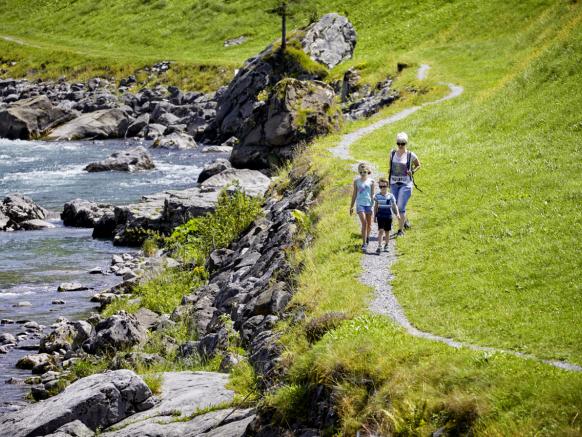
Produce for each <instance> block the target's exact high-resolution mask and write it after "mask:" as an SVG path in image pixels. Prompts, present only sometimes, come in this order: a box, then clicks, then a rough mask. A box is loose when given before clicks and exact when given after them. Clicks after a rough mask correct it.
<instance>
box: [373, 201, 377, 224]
mask: <svg viewBox="0 0 582 437" xmlns="http://www.w3.org/2000/svg"><path fill="white" fill-rule="evenodd" d="M376 220H378V201H377V200H376V199H374V221H376Z"/></svg>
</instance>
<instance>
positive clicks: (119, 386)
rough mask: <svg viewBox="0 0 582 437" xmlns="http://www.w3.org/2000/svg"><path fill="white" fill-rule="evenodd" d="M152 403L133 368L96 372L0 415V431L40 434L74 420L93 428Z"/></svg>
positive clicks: (25, 436) (15, 436) (23, 436)
mask: <svg viewBox="0 0 582 437" xmlns="http://www.w3.org/2000/svg"><path fill="white" fill-rule="evenodd" d="M153 405H154V402H153V399H152V392H151V391H150V389H149V388H148V386H147V385H146V384H145V383H144V382H143V380H142V379H141V378H140V377H139V376H137V375H136V374H135V373H134V372H132V371H130V370H116V371H113V372H106V373H99V374H95V375H91V376H88V377H86V378H83V379H80V380H78V381H76V382H75V383H73V384H71V385H70V386H69V387H67V388H66V389H65V390H64V391H63V392H61V393H59V394H58V395H56V396H54V397H52V398H50V399H46V400H44V401H40V402H37V403H35V404H30V405H27V406H26V407H24V408H22V409H20V410H18V411H15V412H11V413H7V414H4V415H2V416H0V435H1V436H10V437H33V436H44V435H47V434H51V433H54V432H56V431H57V430H58V429H59V428H61V427H62V426H63V425H66V424H68V423H71V422H74V421H76V420H79V421H81V422H82V423H83V424H85V425H86V426H87V427H88V428H90V429H91V430H93V431H95V430H97V429H104V428H107V427H109V426H111V425H114V424H116V423H118V422H120V421H121V420H123V419H125V418H126V417H128V416H130V415H132V414H134V413H136V412H140V411H144V410H147V409H148V408H151V407H152V406H153Z"/></svg>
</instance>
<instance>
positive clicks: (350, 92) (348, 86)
mask: <svg viewBox="0 0 582 437" xmlns="http://www.w3.org/2000/svg"><path fill="white" fill-rule="evenodd" d="M360 80H361V78H360V73H359V72H358V70H356V69H355V68H350V69H349V70H348V71H346V72H345V73H344V78H343V80H342V87H341V100H342V102H347V101H348V100H352V98H353V96H354V94H355V93H357V92H358V90H359V89H360Z"/></svg>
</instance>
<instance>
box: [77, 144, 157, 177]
mask: <svg viewBox="0 0 582 437" xmlns="http://www.w3.org/2000/svg"><path fill="white" fill-rule="evenodd" d="M153 168H156V166H155V165H154V161H153V160H152V157H151V156H150V154H149V153H148V152H147V150H146V149H145V148H144V147H142V146H138V147H133V148H131V149H128V150H124V151H121V152H115V153H113V154H111V156H109V157H108V158H107V159H105V160H103V161H99V162H93V163H91V164H89V165H87V166H86V167H85V168H84V170H85V171H87V172H89V173H94V172H100V171H128V172H131V171H137V170H151V169H153Z"/></svg>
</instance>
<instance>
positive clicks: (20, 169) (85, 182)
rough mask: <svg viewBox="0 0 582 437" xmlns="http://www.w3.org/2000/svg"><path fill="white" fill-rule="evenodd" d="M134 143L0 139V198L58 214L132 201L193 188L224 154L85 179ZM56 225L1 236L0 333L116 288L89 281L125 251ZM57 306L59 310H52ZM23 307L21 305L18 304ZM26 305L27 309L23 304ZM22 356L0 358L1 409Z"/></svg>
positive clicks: (16, 396) (15, 389) (82, 311)
mask: <svg viewBox="0 0 582 437" xmlns="http://www.w3.org/2000/svg"><path fill="white" fill-rule="evenodd" d="M137 144H140V143H138V142H136V141H84V142H27V141H10V140H5V139H0V200H1V199H2V198H4V195H6V194H8V193H14V192H19V193H22V194H25V195H27V196H29V197H31V198H32V199H33V200H34V201H35V202H36V203H37V204H39V205H41V206H43V207H44V208H47V209H49V210H52V211H56V212H61V211H62V209H63V205H64V203H65V202H67V201H70V200H72V199H75V198H82V199H86V200H92V201H96V202H105V203H111V204H115V205H122V204H127V203H133V202H136V201H138V200H139V199H140V197H141V196H142V195H145V194H153V193H156V192H159V191H164V190H166V189H184V188H190V187H192V186H195V185H196V181H197V179H198V175H199V173H200V171H201V170H202V167H203V166H204V164H205V163H207V162H209V161H211V160H213V159H215V158H217V157H225V156H224V155H225V154H204V153H201V151H200V150H199V149H195V150H189V151H168V150H150V153H151V155H152V158H153V160H154V162H155V163H156V169H155V170H150V171H142V172H134V173H125V172H102V173H87V172H84V171H83V167H84V166H85V165H86V164H88V163H90V162H93V161H97V160H102V159H104V158H106V157H107V156H109V155H110V154H111V153H113V152H114V151H117V150H122V149H124V148H128V147H132V146H135V145H137ZM52 223H53V224H54V225H55V226H56V227H55V228H53V229H47V230H43V231H26V232H24V231H21V232H1V231H0V319H8V320H11V321H14V322H15V323H4V324H0V334H2V333H11V334H18V333H20V332H23V327H22V324H23V323H24V322H25V321H30V320H32V321H36V322H38V323H40V324H43V325H50V324H52V323H54V322H55V320H56V319H57V318H58V317H59V316H64V317H67V318H69V319H75V318H81V317H83V316H86V315H87V314H88V313H89V312H90V311H91V310H94V309H95V305H94V304H92V303H91V302H90V301H89V298H90V296H92V295H93V294H95V293H96V292H98V291H100V290H102V289H104V288H107V287H109V286H111V285H114V284H116V283H118V282H120V279H119V278H117V277H115V276H112V275H89V274H88V271H89V270H91V269H93V268H96V267H99V268H102V269H105V270H106V268H107V267H108V266H109V264H110V262H111V256H112V255H113V254H114V253H120V252H127V251H128V250H127V249H124V248H117V247H114V246H113V245H112V244H111V242H109V241H103V240H93V239H92V238H91V232H92V230H91V229H76V228H65V227H64V226H63V225H62V222H60V221H58V220H53V221H52ZM62 282H79V283H82V284H83V285H86V286H88V287H90V288H91V290H89V291H82V292H69V293H59V292H57V287H58V285H59V284H60V283H62ZM54 300H64V301H65V302H66V303H65V304H64V305H53V304H52V302H53V301H54ZM23 302H27V304H25V305H26V306H17V305H18V304H19V303H21V304H22V303H23ZM28 304H30V305H28ZM27 353H33V352H30V351H26V350H20V349H14V350H12V351H10V352H9V353H8V354H4V355H2V354H0V411H2V410H5V409H7V408H8V409H9V408H11V407H14V406H15V405H17V404H19V403H21V402H22V398H23V394H24V393H25V392H26V391H27V390H28V387H27V386H24V385H13V384H3V383H4V381H6V380H7V379H9V378H11V377H15V378H18V379H22V378H24V377H26V376H30V372H29V371H20V370H17V369H15V368H14V364H15V363H16V361H17V360H18V359H19V358H20V357H22V356H23V355H25V354H27Z"/></svg>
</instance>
